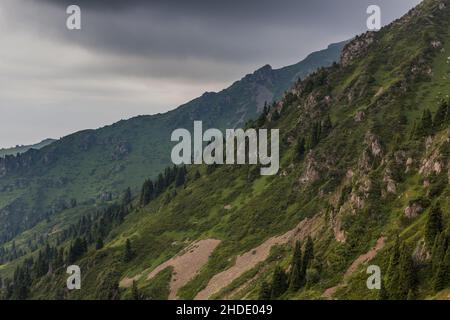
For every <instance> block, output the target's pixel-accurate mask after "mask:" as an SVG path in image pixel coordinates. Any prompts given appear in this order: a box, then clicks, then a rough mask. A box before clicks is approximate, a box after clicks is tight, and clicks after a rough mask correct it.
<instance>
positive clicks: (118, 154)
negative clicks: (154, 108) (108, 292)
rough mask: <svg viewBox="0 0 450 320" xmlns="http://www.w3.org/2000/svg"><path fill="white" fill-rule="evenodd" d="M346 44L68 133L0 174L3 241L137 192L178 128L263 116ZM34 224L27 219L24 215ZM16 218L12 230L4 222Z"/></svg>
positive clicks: (165, 160) (162, 163) (166, 158)
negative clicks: (177, 102) (176, 102)
mask: <svg viewBox="0 0 450 320" xmlns="http://www.w3.org/2000/svg"><path fill="white" fill-rule="evenodd" d="M342 46H343V43H341V44H336V45H332V46H331V47H330V48H329V49H326V50H323V51H320V52H318V53H314V54H312V55H310V56H309V57H308V58H307V59H305V61H304V62H300V63H298V64H296V65H293V66H290V67H286V68H283V69H280V70H272V69H271V68H270V67H269V66H266V67H263V68H261V69H260V70H258V71H256V72H255V73H254V74H251V75H247V76H246V77H244V78H243V79H241V80H240V81H237V82H235V83H234V84H233V85H232V86H231V87H229V88H228V89H225V90H223V91H221V92H219V93H206V94H204V95H203V96H202V97H199V98H197V99H195V100H193V101H191V102H189V103H187V104H185V105H183V106H181V107H179V108H178V109H176V110H174V111H171V112H168V113H166V114H158V115H154V116H140V117H136V118H133V119H130V120H126V121H120V122H118V123H115V124H113V125H111V126H106V127H104V128H101V129H98V130H86V131H82V132H78V133H75V134H72V135H70V136H67V137H64V138H63V139H61V140H59V141H56V142H55V143H53V144H51V145H50V146H47V147H46V148H43V149H42V150H40V151H39V152H32V153H30V152H28V153H26V154H25V155H23V158H22V159H25V160H24V161H27V159H28V158H33V159H34V160H32V161H29V163H28V164H27V165H26V166H25V167H24V168H23V169H21V170H20V171H19V172H14V171H13V172H12V173H10V174H8V175H6V176H2V177H1V178H0V210H3V211H2V212H4V213H5V215H4V216H3V215H0V222H1V225H0V240H1V236H2V234H3V235H5V234H7V235H8V239H9V238H10V235H11V234H15V233H16V231H17V229H20V230H23V229H24V228H25V229H28V228H30V227H32V226H33V225H34V224H36V223H38V222H40V221H42V220H43V219H44V218H45V217H46V216H49V215H50V216H52V217H53V216H55V215H58V214H64V210H65V207H67V206H68V204H69V203H70V200H71V199H76V200H77V202H78V204H80V205H95V204H99V203H102V202H103V200H102V199H104V198H105V196H106V198H108V197H107V196H108V194H111V196H112V198H117V196H118V195H120V194H121V192H122V191H123V190H124V189H125V188H126V187H128V186H130V187H131V188H132V190H133V192H137V191H138V189H139V188H140V186H141V184H142V182H143V180H144V177H154V176H156V175H157V174H158V173H159V172H161V171H163V170H164V168H165V167H166V166H167V165H169V164H170V148H171V143H170V134H171V132H172V131H173V130H174V129H175V128H187V129H190V128H192V126H193V124H192V122H193V120H203V122H204V127H218V128H229V127H235V126H240V125H243V124H244V123H243V122H244V121H246V120H248V119H250V118H254V117H256V116H257V115H258V114H259V112H260V111H261V110H260V108H261V107H262V105H263V104H264V99H265V100H268V101H269V102H270V101H271V100H272V99H277V98H279V97H280V96H281V94H282V93H283V92H284V91H285V90H286V89H288V88H289V87H290V86H291V85H292V83H293V81H294V80H295V79H296V78H297V77H299V76H301V77H304V76H306V75H307V74H308V73H310V72H312V71H313V70H315V69H317V67H319V66H323V65H330V64H331V63H332V62H334V61H336V60H337V59H338V57H339V52H340V50H341V48H342ZM24 221H26V222H27V223H26V224H24V223H23V222H24ZM6 225H9V226H11V227H10V228H9V229H4V228H3V227H2V226H6Z"/></svg>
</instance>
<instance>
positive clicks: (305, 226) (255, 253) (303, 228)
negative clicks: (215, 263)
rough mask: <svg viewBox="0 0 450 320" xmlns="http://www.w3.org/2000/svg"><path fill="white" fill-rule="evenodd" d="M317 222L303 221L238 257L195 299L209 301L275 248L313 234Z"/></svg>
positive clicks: (265, 257) (212, 279)
mask: <svg viewBox="0 0 450 320" xmlns="http://www.w3.org/2000/svg"><path fill="white" fill-rule="evenodd" d="M316 221H317V219H315V218H313V219H305V220H302V221H301V222H300V223H299V224H298V225H297V226H296V227H295V228H294V229H292V230H290V231H288V232H286V233H285V234H283V235H280V236H276V237H272V238H270V239H268V240H266V241H265V242H264V243H262V244H261V245H259V246H258V247H256V248H254V249H252V250H249V251H247V252H245V253H244V254H242V255H240V256H238V257H237V258H236V262H235V264H234V266H232V267H230V268H229V269H227V270H225V271H223V272H220V273H218V274H216V275H215V276H214V277H212V278H211V280H210V281H209V283H208V285H207V286H206V288H205V289H203V290H202V291H200V292H199V293H198V294H197V296H196V297H195V299H196V300H205V299H208V298H209V297H211V296H212V295H213V294H215V293H217V292H219V291H220V290H221V289H222V288H225V287H226V286H228V285H230V284H231V283H232V282H233V281H234V280H235V279H237V278H238V277H239V276H241V275H242V274H243V273H245V272H247V271H249V270H251V269H252V268H254V267H255V266H256V265H257V264H258V263H259V262H262V261H264V260H266V259H267V257H268V256H269V254H270V249H271V248H272V247H273V246H275V245H281V244H285V243H287V242H289V241H294V240H302V239H304V238H305V237H306V236H308V235H310V234H311V233H313V232H314V230H317V228H319V227H318V225H317V224H316V223H315V222H316Z"/></svg>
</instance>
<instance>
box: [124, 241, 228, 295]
mask: <svg viewBox="0 0 450 320" xmlns="http://www.w3.org/2000/svg"><path fill="white" fill-rule="evenodd" d="M219 243H220V240H217V239H205V240H200V241H197V242H194V243H192V244H191V245H190V246H188V247H187V248H186V249H184V250H183V251H182V252H180V253H179V254H178V255H176V256H175V257H173V258H171V259H169V260H167V261H166V262H164V263H162V264H160V265H159V266H158V267H156V268H155V269H154V270H153V271H152V272H150V273H149V274H148V276H147V280H150V279H152V278H153V277H155V276H156V275H157V274H158V273H159V272H161V271H162V270H164V269H166V268H167V267H173V273H172V279H171V281H170V293H169V299H170V300H174V299H176V297H177V292H178V290H179V289H180V288H181V287H183V286H184V285H185V284H187V283H188V282H189V281H190V280H191V279H193V278H194V277H195V276H196V275H197V274H198V272H199V270H200V269H201V267H203V266H204V265H205V264H206V263H207V262H208V258H209V256H210V255H211V253H212V252H213V251H214V249H216V247H217V246H218V245H219ZM141 277H142V273H141V274H138V275H136V276H134V277H133V278H124V279H123V280H122V281H121V282H120V286H121V287H130V286H131V285H132V284H133V280H136V281H137V280H139V279H140V278H141Z"/></svg>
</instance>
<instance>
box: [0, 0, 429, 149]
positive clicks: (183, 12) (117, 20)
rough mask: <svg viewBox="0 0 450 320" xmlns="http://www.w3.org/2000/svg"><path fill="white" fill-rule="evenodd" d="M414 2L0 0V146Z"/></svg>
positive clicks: (355, 27)
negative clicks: (374, 8) (71, 8)
mask: <svg viewBox="0 0 450 320" xmlns="http://www.w3.org/2000/svg"><path fill="white" fill-rule="evenodd" d="M419 2H420V0H401V1H392V0H340V1H334V0H279V1H275V0H239V1H237V0H229V1H223V0H221V1H218V0H184V1H181V0H180V1H175V0H165V1H151V0H145V1H144V0H97V1H95V0H1V2H0V41H1V43H2V50H0V112H1V114H2V117H1V118H0V147H3V146H8V145H12V144H16V143H31V142H36V141H37V140H40V139H42V138H46V137H48V136H50V137H59V136H61V135H63V134H67V133H70V132H72V131H75V130H77V129H83V128H87V127H98V126H101V125H103V124H107V123H110V122H113V121H115V120H118V119H120V118H127V117H131V116H133V115H137V114H151V113H156V112H162V111H165V110H168V109H170V108H174V107H176V106H177V105H179V104H181V103H183V102H186V101H187V100H189V99H192V98H195V97H196V96H197V95H200V94H201V93H202V92H203V91H213V90H220V89H222V88H223V87H225V86H227V85H229V84H231V83H232V82H233V81H234V80H237V79H239V78H240V77H241V76H243V75H245V74H246V73H249V72H252V71H254V70H255V69H256V68H258V67H260V66H262V65H264V64H266V63H269V64H271V65H272V66H274V67H281V66H284V65H288V64H292V63H296V62H298V61H299V60H301V59H302V58H303V57H305V56H306V55H307V54H308V53H310V52H312V51H315V50H318V49H322V48H325V47H326V46H327V45H328V44H329V43H331V42H337V41H342V40H345V39H348V38H350V37H352V36H354V35H356V34H358V33H360V32H364V31H365V27H366V26H365V21H366V17H367V16H366V13H365V11H366V8H367V6H368V5H369V4H379V5H380V6H381V8H382V15H383V22H384V23H388V22H390V21H392V20H393V19H394V18H398V17H400V16H401V15H402V14H404V13H405V12H406V11H407V10H408V9H409V8H411V7H413V6H414V5H416V4H417V3H419ZM69 4H78V5H79V6H80V7H81V9H82V23H83V29H82V30H81V31H68V30H67V29H66V28H65V22H66V18H67V14H66V12H65V9H66V7H67V6H68V5H69ZM49 124H52V125H49Z"/></svg>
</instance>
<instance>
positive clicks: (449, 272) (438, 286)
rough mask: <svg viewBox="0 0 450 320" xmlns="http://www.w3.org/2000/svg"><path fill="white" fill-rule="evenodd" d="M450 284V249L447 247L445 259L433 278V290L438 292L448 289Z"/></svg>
mask: <svg viewBox="0 0 450 320" xmlns="http://www.w3.org/2000/svg"><path fill="white" fill-rule="evenodd" d="M449 283H450V247H447V250H446V253H445V255H444V259H442V260H441V261H440V263H439V266H438V267H437V270H436V273H435V275H434V276H433V289H434V290H435V291H436V292H437V291H440V290H442V289H444V288H446V287H447V286H448V285H449Z"/></svg>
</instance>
